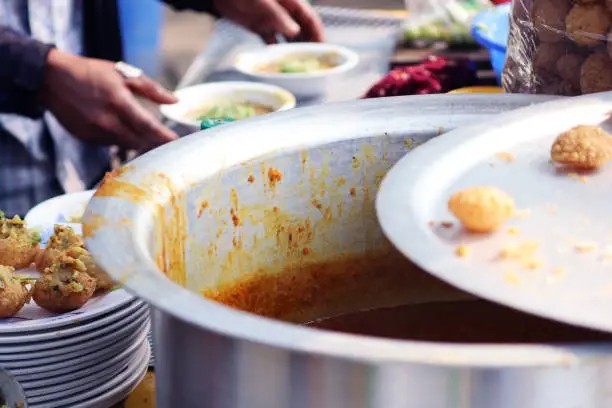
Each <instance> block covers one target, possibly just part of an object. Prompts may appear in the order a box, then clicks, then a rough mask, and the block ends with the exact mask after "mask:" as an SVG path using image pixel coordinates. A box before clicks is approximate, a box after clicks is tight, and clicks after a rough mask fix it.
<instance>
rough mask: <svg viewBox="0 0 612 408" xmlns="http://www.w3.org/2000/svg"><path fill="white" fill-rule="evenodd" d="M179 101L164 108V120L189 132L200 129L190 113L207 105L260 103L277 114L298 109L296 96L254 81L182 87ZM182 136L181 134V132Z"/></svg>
mask: <svg viewBox="0 0 612 408" xmlns="http://www.w3.org/2000/svg"><path fill="white" fill-rule="evenodd" d="M174 96H176V97H177V98H178V100H179V101H178V102H177V103H175V104H172V105H162V106H161V107H160V111H161V113H162V115H163V116H164V117H166V118H167V119H169V120H171V121H173V122H175V123H176V124H178V125H179V126H180V127H182V128H183V129H181V130H185V131H187V132H188V133H193V132H197V131H199V130H200V123H201V121H199V120H196V119H193V118H190V117H189V114H190V113H191V112H193V111H194V110H197V109H198V108H201V107H203V106H206V105H207V104H214V103H215V102H217V101H223V100H231V101H233V102H236V103H247V102H248V103H259V104H262V105H265V106H268V107H270V108H272V110H273V111H274V112H278V111H283V110H287V109H292V108H294V107H295V103H296V102H295V96H293V95H292V94H291V93H289V92H288V91H286V90H284V89H282V88H279V87H278V86H274V85H267V84H258V83H253V82H229V81H228V82H211V83H205V84H199V85H194V86H189V87H186V88H181V89H179V90H177V91H175V92H174ZM179 133H180V132H179Z"/></svg>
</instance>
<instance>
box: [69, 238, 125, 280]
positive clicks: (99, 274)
mask: <svg viewBox="0 0 612 408" xmlns="http://www.w3.org/2000/svg"><path fill="white" fill-rule="evenodd" d="M66 255H68V256H69V257H72V258H74V259H78V260H79V261H81V262H83V264H84V265H85V269H86V271H87V274H88V275H89V276H91V277H92V278H94V279H95V281H96V291H98V290H109V289H112V288H113V287H114V286H115V282H113V280H112V279H111V277H110V276H108V275H107V274H106V272H104V271H103V270H102V269H100V268H99V267H98V265H96V264H95V262H94V260H93V258H92V257H91V254H90V253H89V251H88V250H86V249H85V248H81V247H73V248H70V249H69V250H68V252H67V253H66Z"/></svg>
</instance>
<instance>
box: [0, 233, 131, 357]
mask: <svg viewBox="0 0 612 408" xmlns="http://www.w3.org/2000/svg"><path fill="white" fill-rule="evenodd" d="M52 231H53V225H49V224H48V225H47V226H46V228H45V229H44V230H43V232H42V233H41V235H43V236H44V237H46V238H48V237H49V236H51V234H52ZM75 232H76V231H75ZM77 233H78V232H77ZM45 242H46V240H43V244H42V245H41V247H44V243H45ZM17 272H18V273H20V274H26V275H30V276H33V277H37V276H40V274H39V273H38V271H36V269H34V268H27V269H21V270H19V271H17ZM133 299H134V296H132V295H131V294H129V293H128V292H126V291H125V290H124V289H121V288H119V289H115V290H111V291H108V292H105V293H102V294H99V295H95V296H94V297H92V298H91V299H90V300H89V301H88V302H87V303H86V304H85V305H84V306H83V307H81V308H80V309H78V310H75V311H73V312H68V313H63V314H55V313H52V312H49V311H48V310H45V309H43V308H41V307H39V306H38V305H37V304H36V303H35V302H34V301H31V302H30V303H28V304H26V305H25V306H24V307H23V308H22V309H21V310H20V311H19V312H18V313H17V314H16V315H15V316H13V317H10V318H7V319H0V336H3V335H9V334H23V333H24V332H30V331H42V330H46V331H58V330H61V329H64V328H66V327H69V326H72V325H77V324H80V323H81V322H83V321H88V320H91V319H92V318H94V317H98V316H100V315H102V314H105V313H109V312H111V311H113V310H116V309H118V308H120V307H122V306H124V305H126V304H127V303H129V302H130V301H132V300H133ZM0 352H1V351H0Z"/></svg>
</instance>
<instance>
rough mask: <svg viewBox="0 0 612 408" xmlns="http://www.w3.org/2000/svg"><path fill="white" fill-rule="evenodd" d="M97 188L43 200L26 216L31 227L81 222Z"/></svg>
mask: <svg viewBox="0 0 612 408" xmlns="http://www.w3.org/2000/svg"><path fill="white" fill-rule="evenodd" d="M94 192H95V190H87V191H82V192H79V193H72V194H64V195H61V196H57V197H53V198H51V199H49V200H47V201H43V202H42V203H40V204H38V205H37V206H36V207H34V208H32V209H31V210H30V211H28V213H27V214H26V216H25V220H26V222H27V223H28V225H29V226H30V227H38V228H45V227H48V226H49V225H53V224H71V225H74V224H80V223H81V222H80V219H81V217H82V216H83V213H84V212H85V207H86V206H87V203H89V200H90V199H91V197H92V196H93V194H94Z"/></svg>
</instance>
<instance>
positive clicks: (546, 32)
mask: <svg viewBox="0 0 612 408" xmlns="http://www.w3.org/2000/svg"><path fill="white" fill-rule="evenodd" d="M570 8H571V5H570V3H569V1H567V0H534V2H533V6H532V8H531V21H533V24H534V28H535V31H536V34H537V36H538V38H539V39H540V41H543V42H556V41H560V40H562V39H563V38H564V32H565V19H566V16H567V14H568V13H569V11H570Z"/></svg>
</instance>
